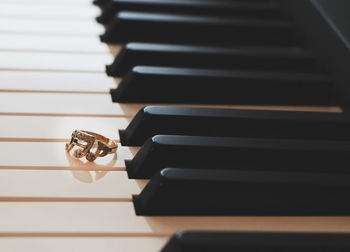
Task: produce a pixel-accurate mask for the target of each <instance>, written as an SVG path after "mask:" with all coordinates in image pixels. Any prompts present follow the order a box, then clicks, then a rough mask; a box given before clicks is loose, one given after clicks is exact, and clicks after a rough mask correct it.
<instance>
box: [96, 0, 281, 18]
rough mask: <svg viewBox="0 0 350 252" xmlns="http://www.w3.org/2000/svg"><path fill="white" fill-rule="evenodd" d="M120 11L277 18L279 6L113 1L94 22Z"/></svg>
mask: <svg viewBox="0 0 350 252" xmlns="http://www.w3.org/2000/svg"><path fill="white" fill-rule="evenodd" d="M119 11H143V12H145V11H147V12H158V13H180V14H201V15H209V16H236V17H237V16H254V17H267V18H273V17H279V16H280V12H279V8H278V5H277V4H276V3H274V2H272V1H260V2H259V1H234V0H232V1H227V0H226V1H223V0H112V1H110V2H109V3H108V5H106V6H105V8H104V10H103V12H102V14H101V15H100V16H99V17H98V18H97V21H98V22H100V23H103V24H108V23H110V22H111V21H112V20H113V18H114V17H115V15H116V13H117V12H119Z"/></svg>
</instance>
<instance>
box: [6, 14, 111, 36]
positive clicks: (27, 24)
mask: <svg viewBox="0 0 350 252" xmlns="http://www.w3.org/2000/svg"><path fill="white" fill-rule="evenodd" d="M103 31H104V27H103V26H102V25H100V24H98V23H97V22H96V21H94V20H82V21H81V20H66V19H62V20H53V19H51V20H49V19H47V20H36V19H18V18H15V17H12V18H10V17H1V18H0V33H20V34H42V35H44V34H45V35H66V36H92V37H96V36H97V35H99V34H102V33H103Z"/></svg>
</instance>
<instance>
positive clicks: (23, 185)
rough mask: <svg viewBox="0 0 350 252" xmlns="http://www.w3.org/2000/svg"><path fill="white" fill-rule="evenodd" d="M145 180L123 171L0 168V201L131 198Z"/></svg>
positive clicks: (124, 199)
mask: <svg viewBox="0 0 350 252" xmlns="http://www.w3.org/2000/svg"><path fill="white" fill-rule="evenodd" d="M146 183H147V181H146V180H133V179H128V176H127V174H126V172H125V171H84V170H74V169H73V170H71V171H48V170H0V201H17V200H22V201H40V200H41V201H131V196H132V195H133V194H139V193H140V192H141V190H142V189H143V188H144V186H145V185H146Z"/></svg>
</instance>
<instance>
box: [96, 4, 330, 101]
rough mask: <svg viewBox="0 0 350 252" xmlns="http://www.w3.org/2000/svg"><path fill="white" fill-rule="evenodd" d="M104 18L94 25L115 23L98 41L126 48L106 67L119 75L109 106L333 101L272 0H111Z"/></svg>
mask: <svg viewBox="0 0 350 252" xmlns="http://www.w3.org/2000/svg"><path fill="white" fill-rule="evenodd" d="M235 10H239V11H235ZM141 11H142V12H141ZM169 12H171V13H169ZM103 13H104V14H103V15H102V16H101V17H100V18H99V20H100V21H101V19H102V21H103V20H104V18H103V17H104V16H108V17H109V18H108V20H112V19H113V20H112V21H108V22H107V21H106V24H109V25H108V26H107V29H106V32H105V34H104V35H102V36H101V38H102V40H103V41H104V42H107V43H128V44H126V46H125V48H124V49H123V50H122V51H121V52H120V53H119V55H118V56H117V58H116V59H115V61H114V63H113V64H112V65H111V66H109V67H107V73H108V74H109V75H111V76H123V77H124V78H123V80H122V81H121V83H120V84H119V86H118V88H117V89H115V90H113V91H112V92H111V93H112V98H113V101H115V102H123V103H125V102H126V103H128V102H135V103H184V104H189V103H190V104H257V105H329V104H330V102H331V93H332V91H331V90H332V82H331V81H330V79H329V78H328V77H327V75H325V74H318V73H317V71H319V67H318V66H316V65H317V64H315V62H314V59H313V57H312V56H310V55H309V54H308V53H305V52H300V51H298V50H296V49H295V48H297V47H298V48H299V47H300V43H299V42H298V41H297V40H298V39H297V37H298V36H297V35H296V33H295V30H294V27H293V25H292V24H291V23H289V22H288V21H286V20H285V19H284V18H282V17H281V15H282V14H281V13H282V12H281V11H280V9H279V7H278V5H277V4H276V2H275V1H249V2H244V1H237V0H236V1H224V0H216V1H213V0H205V1H203V0H191V1H189V2H188V1H187V0H186V1H184V0H170V1H159V0H112V1H108V3H107V4H106V5H105V7H104V8H103ZM106 13H107V14H108V13H109V14H108V15H107V14H106ZM198 13H200V14H201V15H199V14H198ZM209 13H211V15H209ZM225 13H226V15H224V14H225ZM238 13H240V14H238ZM259 13H260V15H259ZM272 13H275V14H276V15H272ZM277 13H279V14H281V15H277ZM203 14H205V16H203ZM228 14H230V15H228ZM262 14H265V15H262ZM227 15H228V16H227ZM270 15H272V16H273V17H274V18H267V16H270ZM130 42H134V43H130ZM135 42H136V43H135ZM249 45H254V46H258V47H247V46H249ZM276 45H277V46H278V47H279V48H280V49H278V50H276V48H272V46H276ZM286 45H287V46H289V47H288V48H289V49H288V50H286V47H285V46H286ZM242 46H243V47H242ZM262 46H263V48H262ZM266 46H267V47H266ZM291 48H292V49H291ZM164 66H166V67H164Z"/></svg>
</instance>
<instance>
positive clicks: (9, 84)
mask: <svg viewBox="0 0 350 252" xmlns="http://www.w3.org/2000/svg"><path fill="white" fill-rule="evenodd" d="M0 73H1V74H0V92H1V91H5V92H6V91H39V92H43V91H45V92H47V91H50V92H81V93H86V92H99V93H109V90H110V89H111V88H116V87H117V83H118V79H117V78H109V77H107V76H106V75H105V74H104V73H70V72H39V71H34V72H31V71H1V72H0ZM34 83H35V84H34ZM66 83H69V85H66ZM33 84H34V85H33Z"/></svg>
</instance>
